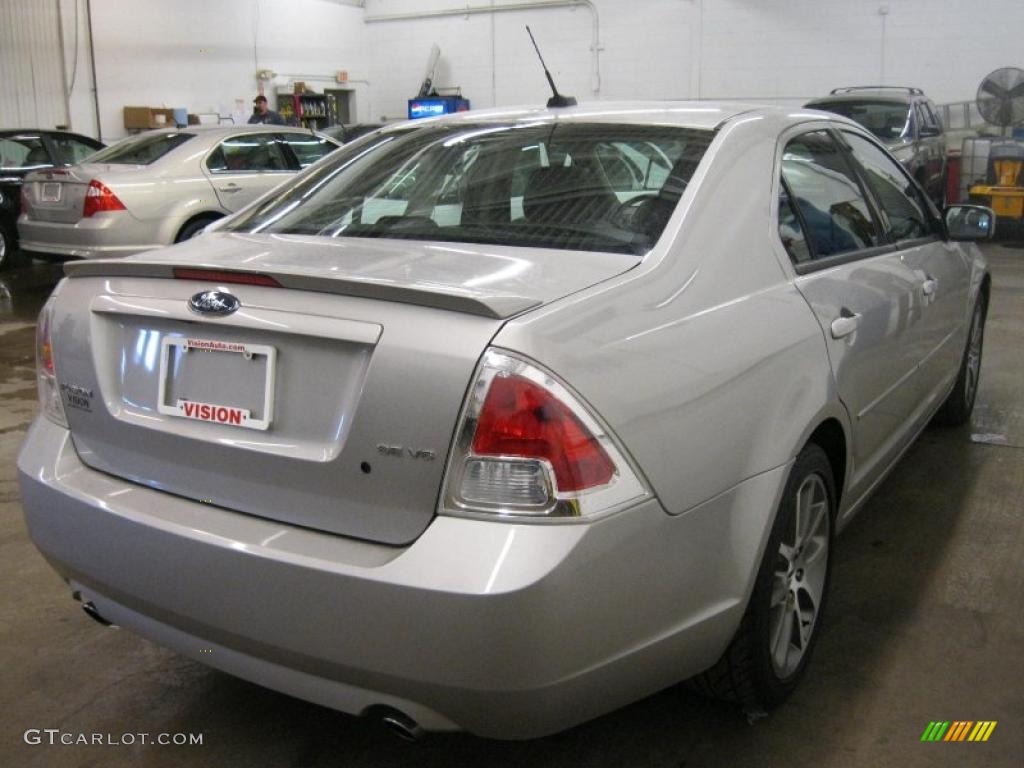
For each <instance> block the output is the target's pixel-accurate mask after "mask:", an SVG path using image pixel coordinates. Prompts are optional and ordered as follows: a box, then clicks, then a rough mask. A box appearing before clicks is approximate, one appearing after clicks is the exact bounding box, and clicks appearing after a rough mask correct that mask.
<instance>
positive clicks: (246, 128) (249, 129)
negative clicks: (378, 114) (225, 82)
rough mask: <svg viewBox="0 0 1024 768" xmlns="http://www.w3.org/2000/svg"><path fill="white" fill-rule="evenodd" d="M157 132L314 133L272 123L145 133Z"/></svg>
mask: <svg viewBox="0 0 1024 768" xmlns="http://www.w3.org/2000/svg"><path fill="white" fill-rule="evenodd" d="M158 131H166V132H168V133H173V132H176V131H178V132H181V133H195V134H202V135H203V136H221V135H224V136H227V135H230V134H234V133H254V132H263V133H265V132H266V131H287V132H289V133H314V131H310V129H309V128H301V127H299V126H296V125H274V124H273V123H257V124H255V125H248V124H245V125H235V124H234V123H232V124H230V125H186V126H184V127H182V128H173V127H168V128H154V129H153V130H152V131H147V133H156V132H158Z"/></svg>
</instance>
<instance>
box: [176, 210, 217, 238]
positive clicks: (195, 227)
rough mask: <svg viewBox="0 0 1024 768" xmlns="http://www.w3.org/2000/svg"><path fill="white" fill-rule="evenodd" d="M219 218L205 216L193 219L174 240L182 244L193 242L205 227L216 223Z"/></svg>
mask: <svg viewBox="0 0 1024 768" xmlns="http://www.w3.org/2000/svg"><path fill="white" fill-rule="evenodd" d="M217 218H218V217H217V216H203V217H202V218H198V219H192V221H190V222H188V223H187V224H186V225H185V226H184V227H182V228H181V230H180V231H179V232H178V236H177V237H175V238H174V242H176V243H181V242H184V241H185V240H191V239H192V238H193V237H195V236H196V235H198V234H199V233H200V232H202V231H203V229H204V228H205V227H207V226H208V225H210V224H212V223H213V222H215V221H216V220H217Z"/></svg>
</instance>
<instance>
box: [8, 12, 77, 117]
mask: <svg viewBox="0 0 1024 768" xmlns="http://www.w3.org/2000/svg"><path fill="white" fill-rule="evenodd" d="M57 4H58V0H3V2H0V72H3V78H2V79H0V115H2V116H3V125H2V126H0V127H3V128H55V127H56V126H58V125H66V124H67V123H68V117H67V108H66V102H65V99H64V76H63V71H62V69H63V66H64V56H63V51H62V49H61V45H60V24H59V20H58V11H57Z"/></svg>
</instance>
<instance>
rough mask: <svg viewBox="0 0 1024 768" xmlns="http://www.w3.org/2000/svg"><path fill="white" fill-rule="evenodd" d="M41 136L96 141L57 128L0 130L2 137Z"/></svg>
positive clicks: (83, 135)
mask: <svg viewBox="0 0 1024 768" xmlns="http://www.w3.org/2000/svg"><path fill="white" fill-rule="evenodd" d="M39 134H45V135H47V136H77V137H78V138H82V139H88V140H89V141H96V139H94V138H92V137H91V136H86V135H85V134H82V133H78V132H76V131H59V130H57V129H55V128H3V129H0V136H4V137H7V136H38V135H39Z"/></svg>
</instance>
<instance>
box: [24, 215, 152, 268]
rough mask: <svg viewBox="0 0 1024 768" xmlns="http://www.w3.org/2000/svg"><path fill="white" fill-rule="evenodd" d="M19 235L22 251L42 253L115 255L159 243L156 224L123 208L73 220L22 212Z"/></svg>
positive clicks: (85, 257) (87, 255) (100, 256)
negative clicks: (56, 219) (67, 221)
mask: <svg viewBox="0 0 1024 768" xmlns="http://www.w3.org/2000/svg"><path fill="white" fill-rule="evenodd" d="M18 234H19V237H20V239H21V249H22V250H23V251H25V252H27V253H29V254H32V253H37V254H40V255H42V256H76V257H78V258H80V259H102V258H110V257H115V258H116V257H119V256H130V255H131V254H133V253H140V252H142V251H148V250H152V249H154V248H160V247H161V243H158V242H154V241H155V240H156V229H155V227H153V226H152V225H151V224H149V223H147V222H142V221H139V220H138V219H136V218H134V217H133V216H131V215H130V214H128V213H126V212H124V211H119V212H115V213H106V214H102V213H101V214H97V215H96V216H90V217H89V218H88V219H80V220H79V221H76V222H74V223H65V222H57V221H39V220H37V219H30V218H29V217H28V216H26V215H22V216H21V218H19V219H18Z"/></svg>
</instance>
